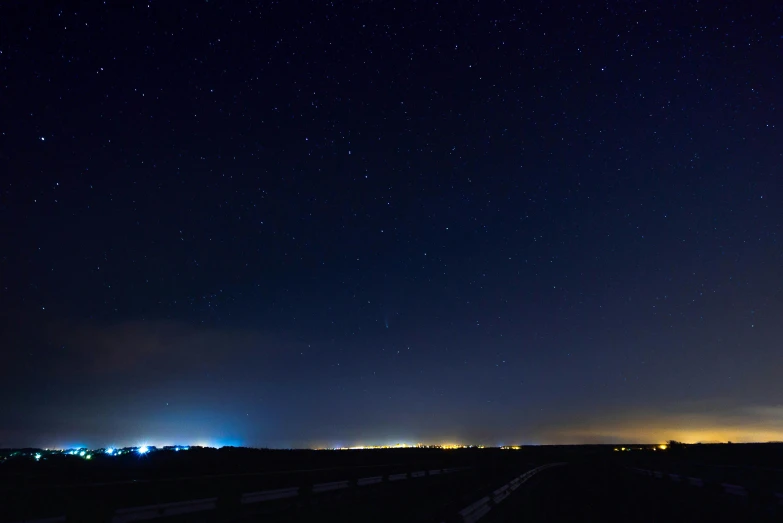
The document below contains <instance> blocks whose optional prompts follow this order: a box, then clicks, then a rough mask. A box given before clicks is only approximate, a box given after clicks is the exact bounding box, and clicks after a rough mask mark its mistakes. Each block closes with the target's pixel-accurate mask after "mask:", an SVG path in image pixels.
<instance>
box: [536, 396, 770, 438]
mask: <svg viewBox="0 0 783 523" xmlns="http://www.w3.org/2000/svg"><path fill="white" fill-rule="evenodd" d="M675 409H681V407H679V406H674V407H673V408H672V409H670V410H644V411H633V412H622V411H612V412H611V413H609V412H605V413H602V414H599V415H597V416H595V417H593V418H592V419H590V420H582V421H581V422H576V423H573V424H572V425H571V426H568V427H562V428H561V429H556V430H553V431H549V432H548V433H547V437H548V438H549V439H551V440H552V441H553V442H557V443H566V442H595V443H599V442H601V443H616V442H627V443H631V442H636V443H655V442H662V441H667V440H670V439H674V440H678V441H683V442H686V443H698V442H702V443H709V442H726V441H733V442H737V443H743V442H766V441H782V440H783V406H781V405H746V406H741V405H740V406H726V407H724V408H723V409H721V408H720V406H719V405H715V404H713V405H712V406H711V408H710V409H709V410H708V411H707V410H706V409H705V410H689V409H688V408H687V407H686V408H685V409H681V410H679V411H677V410H675Z"/></svg>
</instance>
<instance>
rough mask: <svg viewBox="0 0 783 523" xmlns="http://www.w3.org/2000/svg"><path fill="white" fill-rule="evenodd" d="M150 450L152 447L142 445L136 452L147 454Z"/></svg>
mask: <svg viewBox="0 0 783 523" xmlns="http://www.w3.org/2000/svg"><path fill="white" fill-rule="evenodd" d="M149 451H150V449H149V447H148V446H147V445H142V446H141V447H139V450H137V451H136V452H138V453H139V454H146V453H147V452H149Z"/></svg>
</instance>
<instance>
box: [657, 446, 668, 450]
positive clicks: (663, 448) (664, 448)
mask: <svg viewBox="0 0 783 523" xmlns="http://www.w3.org/2000/svg"><path fill="white" fill-rule="evenodd" d="M658 448H659V449H661V450H666V449H668V448H669V446H668V445H658Z"/></svg>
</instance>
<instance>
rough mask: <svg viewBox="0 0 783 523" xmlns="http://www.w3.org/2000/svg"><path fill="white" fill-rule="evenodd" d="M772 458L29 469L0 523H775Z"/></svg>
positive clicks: (295, 456)
mask: <svg viewBox="0 0 783 523" xmlns="http://www.w3.org/2000/svg"><path fill="white" fill-rule="evenodd" d="M780 454H781V447H780V446H779V445H777V446H776V445H770V446H757V447H751V446H748V447H739V446H734V447H694V448H686V449H679V450H678V451H676V452H668V451H667V452H665V453H662V452H653V451H646V450H638V451H633V452H616V451H613V450H612V448H611V447H608V448H606V447H595V446H594V447H531V448H524V449H522V450H519V451H508V450H500V449H469V450H464V451H440V450H421V451H417V450H409V451H372V452H368V451H357V452H348V453H343V452H325V453H311V452H299V451H294V452H278V451H270V452H259V451H252V450H242V449H237V450H227V451H215V452H202V453H198V452H196V453H188V454H186V455H183V454H182V453H179V454H176V455H175V454H165V453H160V454H157V455H155V456H150V457H149V458H144V459H138V458H135V457H134V458H133V459H129V460H126V461H119V460H111V459H105V460H100V459H99V458H97V457H96V458H95V459H96V461H94V462H92V461H91V462H90V463H87V462H85V461H84V460H80V461H73V460H70V461H67V462H66V461H63V462H58V461H56V460H55V461H50V462H47V461H45V460H42V461H41V462H35V463H16V464H13V466H12V467H7V466H5V467H0V480H2V481H0V508H1V509H2V510H0V523H5V522H16V521H37V520H40V519H41V518H51V517H55V518H56V519H51V520H48V521H47V523H67V522H72V521H79V522H85V523H86V522H92V523H99V522H100V523H106V522H112V523H132V522H133V521H158V522H161V521H165V522H168V523H180V522H202V523H228V522H253V521H264V522H268V523H273V522H284V521H285V522H302V523H303V522H311V521H319V522H321V521H341V522H352V521H357V522H358V521H362V522H367V521H372V522H378V523H384V522H406V523H437V522H449V523H453V522H468V521H470V522H473V521H482V522H487V523H493V522H511V521H520V522H521V521H524V522H536V521H552V522H555V521H557V522H560V521H586V522H590V521H595V522H599V521H600V522H602V523H605V522H613V521H618V522H620V521H622V522H633V521H641V522H653V521H666V522H680V521H681V522H689V523H690V522H694V521H710V522H729V521H731V522H734V521H736V522H754V521H758V522H768V521H770V522H771V521H783V469H781V468H780V457H781V455H780ZM560 462H562V463H565V464H563V465H558V466H554V467H552V468H545V467H544V468H540V467H542V466H544V465H546V464H552V463H560ZM762 463H763V465H761V464H762ZM539 468H540V471H539ZM531 470H534V471H538V472H536V473H534V474H530V473H529V471H531ZM281 491H283V494H282V495H277V494H279V493H280V492H281ZM276 493H277V494H276ZM482 500H484V502H482ZM170 502H180V503H181V504H182V505H183V506H185V507H188V506H190V507H191V508H193V507H196V509H195V510H191V511H190V512H182V511H179V512H178V511H177V510H179V509H176V510H170V506H169V504H170ZM162 506H169V508H160V507H162ZM471 506H474V507H476V506H478V508H477V509H475V510H473V511H472V512H471V511H468V512H466V508H468V507H471ZM150 507H151V508H150ZM163 515H165V516H166V517H161V516H163Z"/></svg>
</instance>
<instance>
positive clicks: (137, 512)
mask: <svg viewBox="0 0 783 523" xmlns="http://www.w3.org/2000/svg"><path fill="white" fill-rule="evenodd" d="M468 468H470V467H452V468H446V469H432V470H417V471H415V472H411V473H407V472H405V473H400V474H391V475H388V476H385V477H386V478H387V479H388V481H402V480H406V479H412V478H423V477H426V476H428V475H429V476H435V475H437V474H451V473H453V472H460V471H463V470H467V469H468ZM383 481H384V476H372V477H367V478H359V479H355V480H342V481H330V482H328V483H316V484H315V485H312V488H311V489H309V491H310V492H312V493H313V494H320V493H323V492H331V491H334V490H342V489H347V488H351V487H352V486H354V485H355V486H357V487H363V486H367V485H374V484H377V483H382V482H383ZM304 491H305V489H303V488H302V487H289V488H282V489H273V490H260V491H258V492H248V493H246V494H242V496H241V498H240V502H241V504H243V505H248V504H253V503H262V502H264V501H272V500H276V499H286V498H295V497H297V496H299V495H300V494H302V493H303V492H304ZM217 506H218V498H203V499H194V500H190V501H178V502H174V503H160V504H157V505H146V506H143V507H129V508H121V509H117V510H115V511H114V514H113V515H112V516H111V522H112V523H132V522H134V521H149V520H153V519H159V518H165V517H169V516H181V515H183V514H192V513H194V512H205V511H209V510H215V509H217ZM25 521H26V523H65V522H66V516H58V517H53V518H44V519H35V520H25ZM18 523H21V522H18Z"/></svg>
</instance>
